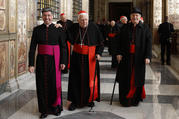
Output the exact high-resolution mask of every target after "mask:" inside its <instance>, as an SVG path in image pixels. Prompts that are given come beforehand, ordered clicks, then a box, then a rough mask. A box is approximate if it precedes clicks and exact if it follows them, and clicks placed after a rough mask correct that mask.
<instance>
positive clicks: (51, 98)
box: [29, 8, 67, 118]
mask: <svg viewBox="0 0 179 119" xmlns="http://www.w3.org/2000/svg"><path fill="white" fill-rule="evenodd" d="M42 19H43V21H44V23H43V24H42V25H39V26H37V27H35V28H34V30H33V34H32V39H31V44H30V50H29V72H31V73H33V72H34V70H35V68H34V62H35V52H36V47H37V46H38V54H37V58H36V70H35V72H36V87H37V99H38V107H39V112H40V113H41V116H40V118H46V117H47V116H48V114H54V115H56V116H58V115H60V114H61V111H62V110H63V107H62V97H61V70H64V69H65V67H66V64H67V47H66V42H65V38H66V36H65V33H64V32H63V31H62V29H61V28H56V27H55V25H54V24H53V23H52V19H53V15H52V11H51V9H50V8H44V9H43V10H42Z"/></svg>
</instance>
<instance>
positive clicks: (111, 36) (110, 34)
mask: <svg viewBox="0 0 179 119" xmlns="http://www.w3.org/2000/svg"><path fill="white" fill-rule="evenodd" d="M108 36H109V37H110V38H114V37H115V36H116V33H108Z"/></svg>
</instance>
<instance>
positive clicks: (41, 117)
mask: <svg viewBox="0 0 179 119" xmlns="http://www.w3.org/2000/svg"><path fill="white" fill-rule="evenodd" d="M47 116H48V115H47V114H43V113H42V114H41V115H40V119H44V118H46V117H47Z"/></svg>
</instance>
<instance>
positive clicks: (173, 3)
mask: <svg viewBox="0 0 179 119" xmlns="http://www.w3.org/2000/svg"><path fill="white" fill-rule="evenodd" d="M168 18H169V22H171V23H172V24H173V25H174V27H175V29H179V0H168Z"/></svg>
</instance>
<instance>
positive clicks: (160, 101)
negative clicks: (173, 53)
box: [0, 50, 179, 119]
mask: <svg viewBox="0 0 179 119" xmlns="http://www.w3.org/2000/svg"><path fill="white" fill-rule="evenodd" d="M110 66H111V57H110V56H109V55H108V53H107V51H106V50H105V52H104V53H103V57H102V59H101V61H100V67H101V102H95V107H94V112H89V109H90V108H89V107H84V108H81V109H76V110H75V111H68V110H67V109H66V105H67V101H66V95H67V85H68V74H65V75H63V79H62V86H63V87H62V88H63V94H62V95H63V101H64V111H63V112H62V113H61V115H60V116H53V115H48V117H47V119H179V76H178V74H177V73H176V72H175V71H174V70H173V69H171V68H170V67H169V66H166V65H160V62H159V61H158V60H157V59H153V60H152V63H151V65H148V66H147V67H146V85H145V88H146V94H147V96H146V99H145V100H144V101H143V102H142V103H140V105H139V106H137V107H121V105H120V104H119V102H118V84H116V89H115V93H114V97H113V104H112V105H110V104H109V101H110V99H111V93H112V89H113V85H114V78H115V73H116V71H115V70H114V69H111V68H110ZM31 75H32V78H31V79H30V80H28V82H27V83H25V84H23V85H19V90H18V91H16V92H14V93H12V94H11V95H9V96H6V97H5V98H1V97H0V119H38V118H39V115H40V113H39V112H38V106H37V98H36V87H35V78H34V74H31Z"/></svg>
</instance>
